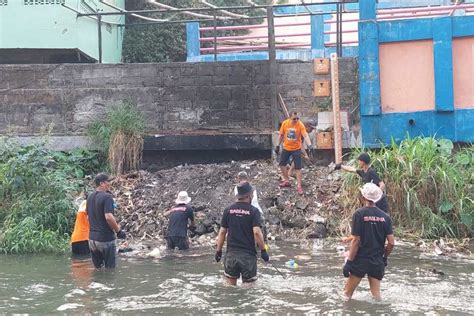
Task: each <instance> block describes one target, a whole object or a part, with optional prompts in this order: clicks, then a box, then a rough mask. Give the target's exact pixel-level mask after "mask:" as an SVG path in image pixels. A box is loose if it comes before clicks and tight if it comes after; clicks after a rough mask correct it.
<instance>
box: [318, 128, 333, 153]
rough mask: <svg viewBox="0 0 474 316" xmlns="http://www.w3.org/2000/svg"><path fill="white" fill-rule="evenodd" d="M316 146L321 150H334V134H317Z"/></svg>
mask: <svg viewBox="0 0 474 316" xmlns="http://www.w3.org/2000/svg"><path fill="white" fill-rule="evenodd" d="M316 146H317V148H319V149H331V148H334V140H333V137H332V132H318V133H317V134H316Z"/></svg>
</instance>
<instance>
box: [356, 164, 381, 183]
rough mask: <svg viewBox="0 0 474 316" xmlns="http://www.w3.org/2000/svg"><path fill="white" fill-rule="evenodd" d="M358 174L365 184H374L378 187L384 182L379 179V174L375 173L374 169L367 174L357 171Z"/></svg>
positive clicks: (370, 169)
mask: <svg viewBox="0 0 474 316" xmlns="http://www.w3.org/2000/svg"><path fill="white" fill-rule="evenodd" d="M356 172H357V174H358V175H359V176H360V177H361V178H362V181H364V183H370V182H372V183H373V184H376V185H377V186H378V185H379V183H380V182H382V180H380V178H379V175H378V174H377V171H375V170H374V169H373V168H372V167H370V168H369V169H367V172H365V171H364V170H363V169H357V170H356Z"/></svg>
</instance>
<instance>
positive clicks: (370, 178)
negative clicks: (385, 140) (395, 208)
mask: <svg viewBox="0 0 474 316" xmlns="http://www.w3.org/2000/svg"><path fill="white" fill-rule="evenodd" d="M358 161H359V167H360V169H356V168H354V167H351V166H345V165H342V164H337V165H336V167H335V168H334V169H335V170H341V169H342V170H344V171H349V172H354V173H356V174H357V175H358V176H359V177H361V179H362V181H363V182H364V183H370V182H372V183H374V184H376V185H377V186H378V187H379V188H380V189H382V191H383V192H384V191H385V183H384V182H383V181H382V180H381V179H380V178H379V175H378V174H377V171H375V169H374V168H372V167H371V166H370V156H369V154H367V153H362V154H360V155H359V158H358ZM376 205H377V207H378V208H379V209H381V210H382V211H384V212H385V213H387V214H390V213H389V207H388V202H387V195H386V194H385V193H384V194H383V196H382V198H381V199H380V201H378V202H377V204H376Z"/></svg>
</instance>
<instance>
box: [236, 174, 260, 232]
mask: <svg viewBox="0 0 474 316" xmlns="http://www.w3.org/2000/svg"><path fill="white" fill-rule="evenodd" d="M237 181H239V183H238V184H241V183H245V182H249V183H250V181H249V175H248V174H247V172H245V171H241V172H239V173H238V174H237ZM253 188H254V190H253V195H252V201H251V204H252V206H253V207H255V208H256V209H258V211H259V212H260V217H261V218H262V232H263V237H264V239H265V241H266V240H267V228H266V226H265V214H264V213H263V210H262V207H261V206H260V204H258V196H257V189H256V188H255V186H253ZM234 195H235V196H237V185H236V186H235V187H234Z"/></svg>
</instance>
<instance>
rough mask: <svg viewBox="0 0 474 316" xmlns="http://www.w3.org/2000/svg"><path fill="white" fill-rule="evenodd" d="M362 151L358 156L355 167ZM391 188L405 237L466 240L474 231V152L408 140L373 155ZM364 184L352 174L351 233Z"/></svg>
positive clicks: (346, 192) (348, 197)
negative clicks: (352, 218)
mask: <svg viewBox="0 0 474 316" xmlns="http://www.w3.org/2000/svg"><path fill="white" fill-rule="evenodd" d="M359 153H360V152H354V153H353V159H354V163H355V161H356V159H357V156H358V155H359ZM370 155H371V157H372V161H373V162H372V166H373V167H374V168H375V169H376V170H377V172H378V173H379V175H380V176H381V178H382V179H383V181H384V182H385V183H386V186H387V195H388V199H389V206H390V212H391V216H392V218H393V219H394V223H395V225H396V226H398V227H399V228H401V229H402V230H403V231H404V232H405V233H410V234H416V235H419V236H421V237H426V238H437V237H441V236H449V237H464V236H468V235H470V234H472V232H473V229H474V148H473V147H466V148H463V149H460V150H457V151H456V150H453V143H452V142H451V141H449V140H445V139H441V140H436V139H434V138H408V139H406V140H404V141H402V142H401V143H400V144H399V145H397V144H395V143H392V144H391V145H390V146H383V147H382V148H381V149H380V150H377V151H370ZM360 184H361V183H360V180H359V179H358V176H357V175H354V174H346V175H345V181H344V185H343V193H342V199H343V202H344V205H345V210H346V211H345V212H346V216H345V220H343V221H342V223H341V232H345V233H346V232H347V231H348V223H349V222H350V215H351V213H352V211H353V210H354V209H356V208H357V206H358V203H359V202H358V200H357V197H358V196H359V194H358V191H357V190H358V187H360Z"/></svg>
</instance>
